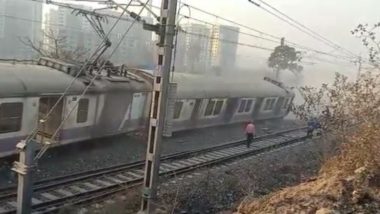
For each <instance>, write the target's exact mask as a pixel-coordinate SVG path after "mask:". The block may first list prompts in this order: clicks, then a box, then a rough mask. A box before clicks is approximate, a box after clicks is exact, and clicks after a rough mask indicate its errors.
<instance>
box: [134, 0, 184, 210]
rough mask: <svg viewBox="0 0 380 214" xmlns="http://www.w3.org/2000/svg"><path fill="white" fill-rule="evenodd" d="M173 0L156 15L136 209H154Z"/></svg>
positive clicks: (172, 32)
mask: <svg viewBox="0 0 380 214" xmlns="http://www.w3.org/2000/svg"><path fill="white" fill-rule="evenodd" d="M176 9H177V0H162V2H161V15H160V17H159V20H160V24H159V31H158V32H159V33H158V35H159V36H158V44H157V45H158V56H157V67H156V69H155V71H154V83H153V92H152V102H151V103H152V104H151V111H150V121H149V135H148V143H147V152H146V161H145V177H144V184H143V195H142V201H141V210H140V213H147V214H150V213H154V205H153V204H154V203H153V200H154V199H155V198H156V195H157V183H158V178H159V168H160V144H161V141H162V133H163V128H164V118H165V110H166V101H167V95H168V88H169V78H170V67H171V60H172V51H173V40H174V34H175V23H176V22H175V21H176V20H175V19H176Z"/></svg>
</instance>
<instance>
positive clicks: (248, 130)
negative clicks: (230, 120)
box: [245, 121, 256, 148]
mask: <svg viewBox="0 0 380 214" xmlns="http://www.w3.org/2000/svg"><path fill="white" fill-rule="evenodd" d="M245 134H246V136H247V148H249V147H250V146H251V143H252V140H253V138H254V137H255V135H256V127H255V124H254V123H253V121H249V123H248V124H247V126H246V127H245Z"/></svg>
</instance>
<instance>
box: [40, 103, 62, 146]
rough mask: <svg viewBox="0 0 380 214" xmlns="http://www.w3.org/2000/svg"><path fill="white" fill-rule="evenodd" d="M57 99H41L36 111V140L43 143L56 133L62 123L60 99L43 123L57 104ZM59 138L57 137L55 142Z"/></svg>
mask: <svg viewBox="0 0 380 214" xmlns="http://www.w3.org/2000/svg"><path fill="white" fill-rule="evenodd" d="M58 99H59V97H41V98H40V102H39V109H38V121H39V123H38V133H37V140H39V141H41V142H43V141H46V140H47V139H50V138H51V137H52V135H53V134H54V133H55V132H56V130H57V129H58V127H59V126H60V124H61V122H62V112H63V99H61V100H60V101H59V102H58V104H57V105H56V106H55V108H54V109H53V111H52V112H51V113H50V116H48V118H47V119H46V120H45V121H44V119H45V117H46V116H47V114H48V113H49V111H50V110H51V109H52V108H53V106H54V105H55V104H56V103H57V101H58ZM58 138H59V136H58V135H57V136H56V137H55V139H54V140H57V139H58Z"/></svg>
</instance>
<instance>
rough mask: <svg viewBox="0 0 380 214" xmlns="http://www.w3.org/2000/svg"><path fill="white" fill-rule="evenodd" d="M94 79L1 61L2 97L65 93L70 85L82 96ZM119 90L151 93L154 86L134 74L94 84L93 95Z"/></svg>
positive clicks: (92, 87)
mask: <svg viewBox="0 0 380 214" xmlns="http://www.w3.org/2000/svg"><path fill="white" fill-rule="evenodd" d="M90 79H91V78H90V77H88V76H84V77H80V78H77V79H75V78H74V77H73V76H72V75H70V74H67V73H65V72H62V71H60V70H58V69H55V68H52V67H48V66H43V65H36V64H24V63H9V62H0V97H19V96H35V95H36V96H37V95H38V96H43V95H52V94H62V93H63V92H64V91H65V89H66V88H67V86H69V85H70V84H72V86H71V87H70V88H69V90H68V91H67V94H81V93H82V92H83V90H84V89H85V87H86V84H88V83H89V82H90ZM118 90H121V91H125V90H130V91H150V90H151V86H150V84H149V83H148V82H147V81H145V80H144V79H142V78H140V77H138V76H136V75H134V74H130V75H128V76H127V77H120V76H110V77H101V78H99V79H97V80H96V81H94V83H93V85H92V86H91V87H90V88H89V93H91V92H94V91H95V92H107V91H118Z"/></svg>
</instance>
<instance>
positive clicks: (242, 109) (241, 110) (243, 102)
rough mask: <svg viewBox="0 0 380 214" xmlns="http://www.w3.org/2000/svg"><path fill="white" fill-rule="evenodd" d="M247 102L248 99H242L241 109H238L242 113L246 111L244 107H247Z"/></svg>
mask: <svg viewBox="0 0 380 214" xmlns="http://www.w3.org/2000/svg"><path fill="white" fill-rule="evenodd" d="M246 102H247V101H246V100H241V101H240V106H239V110H238V112H239V113H241V112H243V111H244V109H245V103H246Z"/></svg>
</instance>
